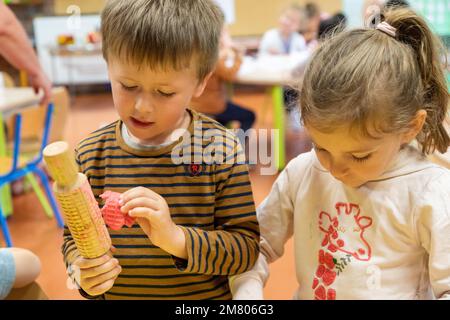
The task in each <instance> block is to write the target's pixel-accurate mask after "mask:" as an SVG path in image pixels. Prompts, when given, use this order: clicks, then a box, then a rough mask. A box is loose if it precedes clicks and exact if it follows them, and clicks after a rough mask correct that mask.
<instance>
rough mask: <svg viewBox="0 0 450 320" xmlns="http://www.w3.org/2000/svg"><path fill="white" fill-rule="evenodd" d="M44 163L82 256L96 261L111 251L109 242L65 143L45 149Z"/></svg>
mask: <svg viewBox="0 0 450 320" xmlns="http://www.w3.org/2000/svg"><path fill="white" fill-rule="evenodd" d="M43 153H44V160H45V162H46V164H47V167H48V169H49V172H50V174H51V175H52V177H53V179H54V180H55V185H54V191H55V194H56V198H57V199H58V202H59V203H60V205H61V208H62V211H63V213H64V217H65V220H66V222H67V226H68V227H69V230H70V233H71V234H72V237H73V239H74V240H75V244H76V246H77V249H78V251H79V252H80V254H81V256H83V257H84V258H89V259H92V258H97V257H100V256H102V255H104V254H105V253H107V252H108V251H109V250H110V248H111V238H110V236H109V233H108V230H107V229H106V226H105V222H104V221H103V219H102V215H101V212H100V208H99V207H98V204H97V201H95V197H94V194H93V193H92V189H91V187H90V185H89V182H88V180H87V178H86V176H85V175H84V174H82V173H79V172H78V170H77V165H76V163H75V160H74V156H73V153H72V152H71V150H70V149H69V146H68V145H67V143H65V142H55V143H52V144H50V145H48V146H47V147H46V148H45V149H44V151H43Z"/></svg>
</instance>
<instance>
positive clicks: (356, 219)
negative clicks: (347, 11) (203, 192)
mask: <svg viewBox="0 0 450 320" xmlns="http://www.w3.org/2000/svg"><path fill="white" fill-rule="evenodd" d="M382 21H383V22H382V23H380V24H378V25H377V26H376V28H375V29H357V30H352V31H346V32H343V33H340V34H339V35H337V36H336V37H334V38H332V39H330V40H328V41H326V42H324V43H323V44H322V46H321V47H320V48H319V49H318V51H317V53H316V54H315V56H314V58H313V60H312V62H311V64H310V65H309V66H308V69H307V71H306V74H305V77H304V80H303V86H302V91H301V97H300V108H301V114H302V120H303V123H304V125H305V127H306V129H307V130H308V132H309V134H310V137H311V139H312V141H313V142H314V150H313V151H311V152H310V153H306V154H302V155H300V156H298V157H297V158H296V159H294V160H293V161H291V162H290V163H289V165H288V166H287V167H286V169H285V170H284V171H283V172H282V173H281V175H280V176H279V178H278V179H277V181H276V182H275V185H274V186H273V188H272V191H271V192H270V194H269V196H268V197H267V198H266V199H265V200H264V202H263V203H262V204H261V206H260V207H259V208H258V211H257V212H258V219H259V223H260V227H261V242H260V248H261V254H260V256H259V259H258V262H257V263H256V264H255V266H254V268H253V269H252V270H251V271H249V272H247V273H244V274H242V275H239V276H237V277H233V278H232V279H231V280H230V282H231V287H232V292H233V295H234V298H235V299H245V298H247V299H260V298H262V297H263V285H264V284H265V282H266V280H267V278H268V275H269V273H268V263H271V262H273V261H275V260H276V259H278V258H279V257H281V256H282V255H283V253H284V244H285V243H286V241H287V240H288V239H289V238H290V237H291V236H292V235H293V236H294V246H295V249H294V250H295V261H296V277H297V281H298V284H299V288H298V290H297V292H296V293H295V297H294V298H295V299H320V300H325V299H328V300H334V299H350V300H352V299H393V300H397V299H427V298H432V297H433V296H434V297H436V298H439V299H449V298H450V237H449V235H450V171H449V170H448V169H445V168H443V167H440V166H438V165H435V164H433V163H431V162H429V161H428V160H426V157H425V155H426V154H429V153H431V152H433V150H435V149H437V150H438V151H439V152H441V153H444V152H446V150H447V148H448V146H449V142H450V138H449V136H448V133H447V132H446V131H445V129H444V126H443V121H444V119H445V115H446V112H447V108H448V100H449V94H448V92H447V88H446V85H445V79H444V76H443V70H442V65H441V61H440V53H441V51H440V47H439V45H438V43H439V40H438V39H437V38H436V37H435V36H434V35H433V33H432V32H431V30H430V28H429V27H428V26H427V24H426V22H425V21H424V20H423V19H422V18H421V17H419V16H417V15H416V14H415V13H414V12H412V11H410V10H408V9H398V10H392V11H387V12H385V13H384V15H383V17H382ZM414 139H417V141H418V142H419V144H420V147H421V150H418V149H416V148H415V147H414V146H413V145H412V144H410V143H411V142H412V141H413V140H414Z"/></svg>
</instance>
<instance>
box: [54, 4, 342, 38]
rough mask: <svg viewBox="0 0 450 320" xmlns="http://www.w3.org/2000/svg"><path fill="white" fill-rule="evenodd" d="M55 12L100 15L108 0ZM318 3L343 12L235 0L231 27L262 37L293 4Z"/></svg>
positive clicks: (57, 8) (59, 6) (236, 33)
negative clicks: (75, 10) (313, 5)
mask: <svg viewBox="0 0 450 320" xmlns="http://www.w3.org/2000/svg"><path fill="white" fill-rule="evenodd" d="M53 1H54V12H55V14H57V15H65V14H66V10H67V7H68V6H70V5H77V6H79V7H80V8H81V13H82V14H93V13H99V12H100V10H101V9H102V8H103V6H104V5H105V2H106V0H53ZM306 2H315V3H317V4H318V5H319V6H320V8H321V9H322V10H323V11H326V12H329V13H336V12H338V11H340V10H342V0H309V1H308V0H235V3H234V6H235V9H236V13H235V14H236V15H235V19H236V22H235V23H234V24H233V25H231V26H230V31H231V34H232V35H234V36H252V35H257V36H258V35H262V34H263V33H264V32H265V31H266V30H268V29H270V28H272V27H275V26H276V25H277V21H278V17H279V15H280V13H281V11H282V10H283V9H284V8H285V7H287V6H289V5H290V4H292V3H299V4H305V3H306Z"/></svg>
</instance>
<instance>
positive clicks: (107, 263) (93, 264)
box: [73, 252, 122, 296]
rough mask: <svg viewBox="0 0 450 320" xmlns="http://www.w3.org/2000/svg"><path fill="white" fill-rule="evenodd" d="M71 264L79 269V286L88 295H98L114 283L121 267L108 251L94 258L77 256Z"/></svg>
mask: <svg viewBox="0 0 450 320" xmlns="http://www.w3.org/2000/svg"><path fill="white" fill-rule="evenodd" d="M73 265H74V266H76V267H78V268H79V270H80V279H77V281H78V282H79V283H78V284H79V285H80V287H81V288H82V289H83V290H84V291H85V292H86V293H87V294H89V295H90V296H99V295H102V294H104V293H105V292H107V291H108V290H109V289H111V288H112V286H113V285H114V281H115V280H116V279H117V277H118V276H119V274H120V272H121V271H122V268H121V267H120V265H119V261H118V260H117V259H115V258H113V257H111V254H110V253H109V252H108V253H106V254H104V255H103V256H101V257H99V258H96V259H85V258H83V257H79V258H77V259H76V260H75V261H74V262H73Z"/></svg>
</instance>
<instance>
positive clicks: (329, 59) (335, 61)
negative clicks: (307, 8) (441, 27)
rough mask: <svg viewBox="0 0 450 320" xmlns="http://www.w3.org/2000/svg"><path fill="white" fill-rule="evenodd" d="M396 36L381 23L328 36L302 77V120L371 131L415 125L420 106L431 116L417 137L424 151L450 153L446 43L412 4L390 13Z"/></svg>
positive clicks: (323, 126) (331, 127)
mask: <svg viewBox="0 0 450 320" xmlns="http://www.w3.org/2000/svg"><path fill="white" fill-rule="evenodd" d="M381 18H382V21H386V22H387V23H389V24H390V25H391V26H393V27H394V28H396V29H397V33H396V36H395V38H394V37H391V36H389V35H387V34H386V33H384V32H382V31H380V30H376V29H358V30H352V31H346V32H343V33H340V34H339V35H337V36H335V37H333V38H332V39H330V40H328V41H325V43H323V45H322V46H321V47H320V48H319V49H318V51H317V52H316V54H315V56H314V58H313V60H312V61H311V64H310V65H309V67H308V69H307V71H306V74H305V77H304V80H303V84H302V90H301V96H300V105H301V107H300V108H301V114H302V121H303V123H304V124H305V125H307V126H311V127H313V128H315V129H316V130H320V131H323V132H332V131H333V130H334V129H336V128H338V127H341V126H348V125H350V128H351V129H352V130H354V129H356V131H357V132H358V133H360V134H363V135H365V136H371V137H374V135H375V134H376V133H377V132H378V133H380V132H382V133H395V132H401V131H402V130H405V129H407V128H408V127H409V126H410V125H411V122H412V120H413V119H414V118H415V116H416V114H417V112H418V111H419V110H421V109H424V110H426V111H427V119H426V122H425V125H424V127H423V129H422V131H421V132H420V133H419V135H418V136H417V140H418V142H419V143H420V145H421V146H422V151H423V153H425V154H427V153H430V152H433V151H434V150H435V149H437V150H438V151H440V152H441V153H444V152H446V150H447V148H448V146H449V141H450V138H449V136H448V133H447V132H446V130H445V128H444V126H443V122H444V120H445V117H446V113H447V108H448V101H449V94H448V91H447V86H446V80H445V77H444V73H443V66H442V57H443V52H444V51H443V50H442V49H443V47H442V45H441V43H440V41H439V39H438V38H437V37H436V36H435V35H434V34H433V33H432V31H431V30H430V28H429V27H428V26H427V24H426V22H425V21H424V20H423V19H422V18H421V17H419V16H418V15H417V14H416V13H414V12H413V11H411V10H409V9H395V10H389V11H386V12H385V13H384V14H383V15H382V17H381Z"/></svg>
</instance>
